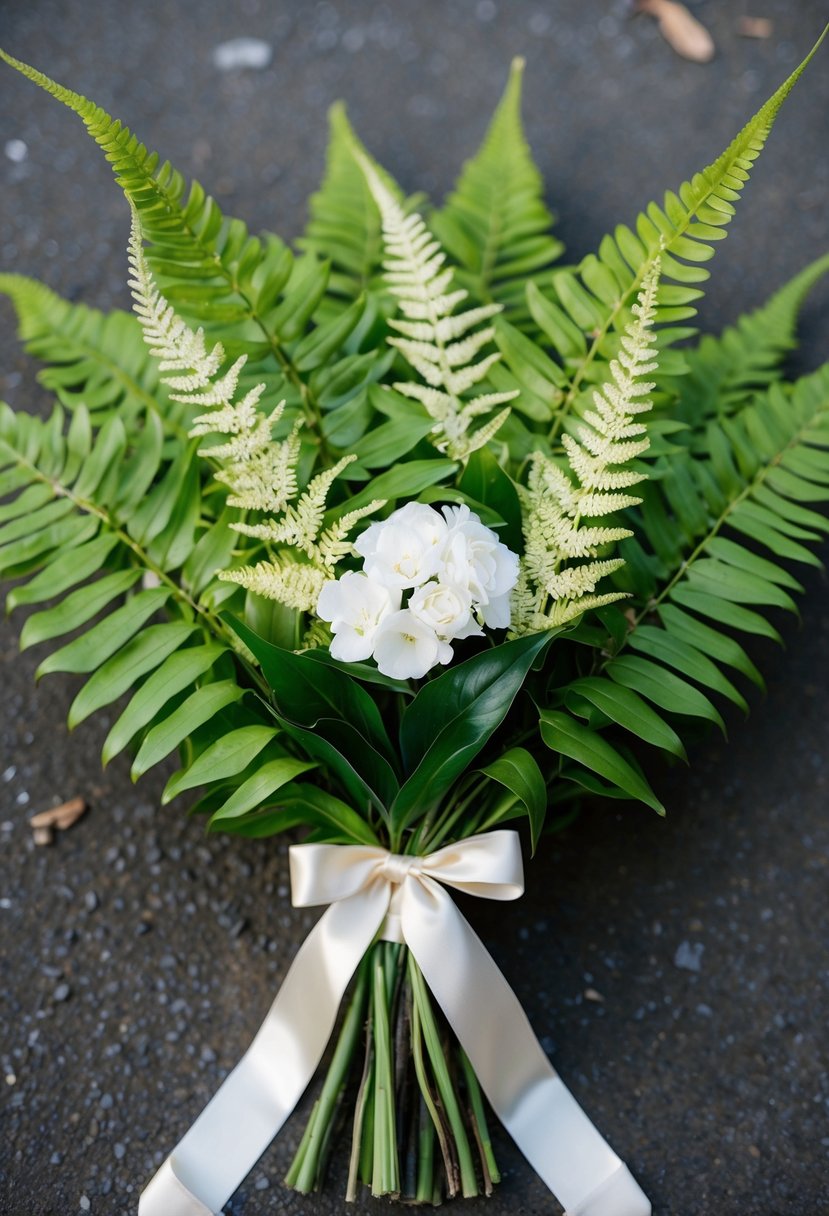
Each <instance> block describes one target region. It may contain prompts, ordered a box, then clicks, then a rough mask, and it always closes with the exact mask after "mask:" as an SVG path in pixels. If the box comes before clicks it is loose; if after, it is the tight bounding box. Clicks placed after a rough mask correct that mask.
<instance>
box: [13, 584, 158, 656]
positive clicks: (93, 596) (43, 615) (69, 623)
mask: <svg viewBox="0 0 829 1216" xmlns="http://www.w3.org/2000/svg"><path fill="white" fill-rule="evenodd" d="M140 577H141V571H140V570H118V571H117V572H116V573H115V574H108V575H105V576H104V577H103V578H100V579H98V580H97V581H96V582H94V583H91V584H88V585H87V586H85V587H81V588H79V590H77V591H73V592H72V593H71V595H68V596H67V597H66V599H65V600H62V601H61V602H60V603H59V604H56V605H55V607H54V608H48V609H47V610H46V611H45V612H36V613H35V614H34V615H33V616H30V617H29V619H28V620H27V621H26V624H25V625H24V626H23V629H22V631H21V634H20V649H21V650H26V649H27V647H29V646H35V645H36V644H37V643H38V642H45V641H48V640H49V639H50V638H55V637H58V636H60V635H61V634H64V633H71V632H72V630H73V629H77V628H78V627H79V626H81V625H85V624H86V622H87V621H89V620H91V619H92V617H93V616H97V615H98V613H99V612H100V611H101V610H102V609H103V608H106V606H107V604H110V603H111V602H112V601H113V600H114V599H116V598H117V597H118V596H119V595H123V594H124V592H126V591H129V589H130V587H132V586H133V585H134V584H135V583H136V582H137V581H138V579H139V578H140Z"/></svg>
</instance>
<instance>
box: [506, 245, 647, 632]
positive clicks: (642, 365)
mask: <svg viewBox="0 0 829 1216" xmlns="http://www.w3.org/2000/svg"><path fill="white" fill-rule="evenodd" d="M658 285H659V260H658V259H657V260H655V261H654V262H653V263H652V264H651V266H650V267H649V268H648V270H647V272H646V274H645V275H644V277H643V280H642V288H641V290H640V292H639V296H638V298H637V301H636V303H635V304H634V306H633V310H632V313H633V316H632V320H631V323H630V324H629V325H628V327H627V329H626V330H625V332H624V334H623V335H622V341H621V346H620V351H619V357H618V358H617V359H614V360H613V361H612V362H611V364H610V377H609V379H608V382H607V383H606V384H605V385H603V386H602V387H601V388H600V389H597V390H596V391H595V392H594V394H593V404H594V409H593V410H592V411H587V412H586V413H585V415H584V421H583V422H582V423H580V424H579V425H578V426H577V428H576V434H577V437H574V436H573V435H569V434H568V435H565V436H564V451H565V454H566V456H567V459H568V462H569V469H565V468H562V467H560V466H559V465H558V464H557V463H556V461H555V460H554V459H553V458H551V457H549V456H546V455H545V454H544V453H542V452H540V451H537V452H535V453H533V454H532V455H531V456H530V472H529V476H528V479H527V485H526V488H524V487H521V489H520V496H521V498H522V500H523V515H524V519H523V528H524V546H525V548H524V556H523V557H522V559H521V566H522V575H523V579H522V583H521V585H520V589H519V590H518V591H517V592H516V595H515V598H514V601H513V606H512V626H511V630H512V633H513V634H514V635H515V636H520V635H521V634H523V633H533V632H536V631H538V630H539V629H542V628H548V629H549V628H554V627H557V626H559V625H561V624H563V623H564V622H565V621H568V620H572V619H573V618H574V617H575V616H578V615H579V614H580V613H581V612H583V611H585V610H586V609H587V608H589V607H598V606H601V605H604V604H609V603H612V602H613V600H615V599H619V598H621V596H622V595H623V594H624V593H622V592H608V593H607V594H605V595H603V596H602V597H601V598H600V600H596V598H595V596H594V592H595V589H596V584H597V583H598V582H599V581H600V579H602V578H604V577H605V576H606V575H608V574H612V573H614V572H615V571H616V570H618V569H619V568H620V567H621V566H622V565H624V562H623V561H621V560H619V559H611V560H610V561H596V560H591V561H589V562H587V563H586V564H584V565H580V566H567V565H565V563H566V562H569V561H572V560H573V559H582V558H591V559H595V558H597V557H598V556H599V553H600V550H601V549H602V547H603V546H606V545H609V544H615V543H617V542H618V541H621V540H624V539H625V538H626V537H628V536H630V535H632V533H631V532H630V529H628V528H619V527H604V526H598V527H597V526H596V525H595V524H591V525H585V524H583V523H582V520H583V519H590V520H595V519H601V518H602V517H604V516H608V515H612V514H614V513H615V512H617V511H621V510H623V509H624V508H626V507H630V506H635V505H637V504H638V503H639V502H641V499H640V498H639V497H637V496H634V495H631V494H623V493H620V492H619V491H620V490H621V489H624V488H627V487H630V486H634V485H637V484H638V483H639V482H640V481H643V480H644V479H645V477H646V474H645V473H642V472H639V471H637V470H635V469H631V468H625V467H623V466H626V465H629V464H630V462H631V461H633V460H635V459H636V458H637V457H639V456H641V455H643V454H644V452H646V451H647V449H648V446H649V442H650V441H649V439H648V438H647V435H646V434H645V430H646V428H645V426H644V424H643V423H641V422H636V421H634V420H635V419H636V418H639V417H640V416H641V415H642V414H644V413H645V412H646V411H647V410H649V409H650V404H651V403H650V400H649V398H648V396H647V394H649V393H650V392H651V391H652V389H653V387H654V386H653V383H652V382H650V381H647V380H646V379H645V377H646V376H648V375H650V374H652V373H653V372H654V371H655V370H656V366H657V365H656V361H655V358H654V356H655V354H656V347H655V346H654V345H653V335H652V332H651V330H652V326H653V323H654V318H655V316H656V295H657V290H658ZM574 476H575V481H574V480H573V477H574ZM588 601H589V602H588ZM580 604H581V605H582V606H581V607H579V605H580Z"/></svg>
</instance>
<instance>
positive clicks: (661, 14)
mask: <svg viewBox="0 0 829 1216" xmlns="http://www.w3.org/2000/svg"><path fill="white" fill-rule="evenodd" d="M637 7H638V9H639V11H640V12H642V13H650V15H651V16H652V17H655V18H656V20H657V22H658V23H659V30H660V32H661V34H662V37H663V38H664V39H665V41H666V42H667V43H668V45H669V46H672V47H673V49H674V50H675V51H676V53H677V55H681V56H682V58H683V59H691V60H693V62H694V63H708V62H709V61H710V60H711V59H713V58H714V54H715V52H716V47H715V46H714V39H713V38H712V37H711V35H710V34H709V32H708V30H707V29H706V28H705V26H704V25H703V24H702V22H701V21H698V20H697V18H696V17H695V16H694V15H693V14H692V13H689V11H688V9H687V8H686V7H685V5H684V4H679V3H678V0H639V3H638V6H637Z"/></svg>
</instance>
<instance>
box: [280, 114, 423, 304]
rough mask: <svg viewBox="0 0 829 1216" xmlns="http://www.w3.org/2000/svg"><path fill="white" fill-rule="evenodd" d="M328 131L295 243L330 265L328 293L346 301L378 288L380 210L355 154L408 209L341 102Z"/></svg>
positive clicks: (380, 256)
mask: <svg viewBox="0 0 829 1216" xmlns="http://www.w3.org/2000/svg"><path fill="white" fill-rule="evenodd" d="M328 131H329V135H328V150H327V152H326V164H325V177H324V179H323V182H322V185H321V186H320V188H319V190H318V191H317V192H316V193H315V194H312V195H311V198H310V200H309V203H308V207H309V212H310V214H309V219H308V223H307V225H306V228H305V232H304V233H303V235H302V236H301V237H300V238H299V240H298V241H297V245H298V246H299V248H300V249H302V250H304V251H306V252H307V253H312V254H314V255H315V256H316V257H318V258H320V259H321V260H325V261H330V262H331V278H330V280H329V283H328V291H329V294H330V295H333V296H335V297H339V298H341V299H342V300H344V301H350V300H354V299H356V298H357V297H358V296H359V295H360V294H361V292H363V291H365V290H366V289H367V288H372V289H379V288H381V287H382V280H381V279H380V278H379V270H380V263H381V261H382V257H383V232H382V227H381V223H380V212H379V209H378V207H377V204H376V203H375V201H374V198H373V196H372V193H371V190H370V189H369V187H368V183H367V181H366V178H365V174H364V173H363V172H362V170H361V169H360V166H359V164H358V163H357V160H356V159H355V153H356V154H357V155H359V156H362V157H363V158H365V159H366V160H367V161H369V163H370V164H371V165H372V167H373V169H374V171H375V173H376V174H377V175H378V177H379V178H380V180H381V181H382V182H383V185H384V186H385V188H386V189H387V190H388V191H389V193H390V194H391V195H392V197H393V198H394V199H395V200H396V202H398V203H399V204H400V206H401V207H403V208H404V210H408V207H407V205H406V203H405V202H404V200H403V192H402V191H401V190H400V188H399V186H398V185H397V183H396V182H395V181H394V179H393V178H392V177H391V175H390V174H388V173H386V172H385V170H384V169H383V168H382V167H381V166H380V165H378V164H377V162H376V161H374V160H372V158H371V156H370V155H369V153H368V151H367V149H366V148H365V147H364V145H363V144H362V142H361V141H360V139H359V138H358V137H357V135H356V133H355V131H354V128H353V127H352V126H351V123H350V122H349V121H348V116H347V114H346V110H345V106H344V105H343V104H342V102H337V103H335V104H334V105H333V106H332V107H331V109H330V110H329V111H328Z"/></svg>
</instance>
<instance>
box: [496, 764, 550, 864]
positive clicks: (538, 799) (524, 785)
mask: <svg viewBox="0 0 829 1216" xmlns="http://www.w3.org/2000/svg"><path fill="white" fill-rule="evenodd" d="M481 772H482V773H485V774H486V776H487V777H491V778H492V780H493V781H497V782H498V784H499V785H503V786H504V787H505V788H506V789H508V790H509V791H510V793H511V794H514V795H515V797H516V798H517V799H518V801H519V802H521V803H522V804H523V807H524V810H525V811H526V814H527V816H528V818H529V821H530V844H531V848H532V852H533V853H535V850H536V849H537V848H538V842H539V840H540V839H541V832H542V829H543V827H544V818H545V816H546V814H547V783H546V781H545V780H544V775H543V773H542V772H541V769H540V768H539V767H538V764H537V763H536V761H535V758H534V757H533V756H532V755H531V754H530V752H528V751H527V749H526V748H524V747H511V748H509V749H508V750H507V751H505V752H504V753H503V755H501V756H499V757H498V759H497V760H493V762H492V763H491V764H488V765H487V766H486V767H485V768H482V769H481ZM499 822H500V820H499Z"/></svg>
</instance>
